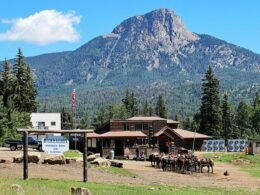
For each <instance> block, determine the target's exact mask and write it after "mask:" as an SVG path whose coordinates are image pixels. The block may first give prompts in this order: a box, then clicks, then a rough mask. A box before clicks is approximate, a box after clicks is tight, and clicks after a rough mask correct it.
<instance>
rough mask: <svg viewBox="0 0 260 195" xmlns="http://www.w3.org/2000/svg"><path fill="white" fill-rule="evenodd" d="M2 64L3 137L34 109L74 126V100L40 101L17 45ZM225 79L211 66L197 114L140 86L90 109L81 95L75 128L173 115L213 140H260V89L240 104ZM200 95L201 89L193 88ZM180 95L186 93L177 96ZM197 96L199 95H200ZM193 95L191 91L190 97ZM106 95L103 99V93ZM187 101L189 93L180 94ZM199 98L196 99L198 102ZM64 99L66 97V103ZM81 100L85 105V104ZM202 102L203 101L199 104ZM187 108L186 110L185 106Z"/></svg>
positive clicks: (13, 134)
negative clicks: (140, 92)
mask: <svg viewBox="0 0 260 195" xmlns="http://www.w3.org/2000/svg"><path fill="white" fill-rule="evenodd" d="M1 66H2V67H1V68H0V70H1V72H0V141H2V140H3V139H6V138H15V137H17V136H18V135H17V133H16V128H17V127H28V126H30V125H31V124H30V113H31V112H36V111H38V112H52V111H54V110H55V111H59V112H61V114H62V128H63V129H71V128H72V116H71V109H70V101H69V100H70V99H69V98H67V99H68V102H67V103H64V104H60V107H58V108H55V109H53V108H52V104H51V102H50V100H49V99H44V100H43V99H41V97H38V100H41V102H42V103H41V104H38V103H37V100H36V99H37V89H36V77H35V76H34V74H33V72H32V70H31V68H30V66H29V65H28V64H27V63H26V62H25V58H24V56H23V54H22V51H21V50H20V49H19V51H18V54H17V56H16V59H15V63H13V65H12V64H10V63H9V62H8V61H7V60H5V61H4V62H3V63H2V65H1ZM222 84H223V83H222V82H221V81H220V80H219V79H218V78H217V76H216V75H215V73H214V72H213V69H212V68H211V67H210V66H209V68H208V70H207V71H206V73H205V75H204V77H203V79H202V82H201V102H200V108H199V109H197V111H196V110H193V113H195V114H194V115H193V116H192V115H191V114H190V112H188V113H189V114H187V112H186V111H183V112H179V110H173V107H174V106H172V105H169V103H168V102H167V101H166V98H165V96H166V94H167V93H168V91H167V89H168V88H167V86H165V91H159V90H157V91H156V88H155V90H154V91H153V95H152V96H153V97H151V96H149V95H150V94H149V93H147V94H146V96H145V95H143V96H141V97H140V96H138V95H137V94H138V89H136V90H133V89H128V88H125V89H124V95H123V97H121V102H119V103H118V102H108V103H107V104H106V105H105V106H102V105H95V107H96V109H94V110H91V108H86V107H84V106H82V105H84V104H82V102H81V101H80V99H77V104H78V105H77V108H78V109H77V110H78V111H77V128H80V129H85V128H95V127H98V126H100V125H101V124H102V123H104V122H106V121H108V120H111V119H126V118H129V117H132V116H137V115H142V116H153V115H156V116H160V117H163V118H168V117H171V118H173V119H175V120H178V121H180V122H181V124H180V126H181V128H184V129H188V130H191V131H197V132H201V133H205V134H207V135H212V136H214V137H215V138H224V139H229V138H256V137H259V135H260V96H259V94H258V93H256V94H255V95H254V97H253V98H252V99H251V100H250V101H245V100H242V101H240V102H238V103H237V104H234V103H232V102H234V101H231V98H230V97H231V95H232V94H230V92H227V91H224V93H221V92H220V91H221V90H220V89H221V85H222ZM194 93H198V91H196V92H195V91H194ZM178 95H179V96H180V97H181V95H182V94H178ZM196 95H198V94H196ZM193 96H194V94H192V93H191V94H190V97H187V98H188V99H189V100H190V99H191V98H192V97H193ZM100 98H105V97H100ZM182 98H183V102H185V101H186V100H185V98H186V97H185V96H184V97H182ZM194 101H195V100H194ZM63 102H64V101H63ZM81 104H82V105H81ZM197 104H199V102H197ZM183 109H185V108H183Z"/></svg>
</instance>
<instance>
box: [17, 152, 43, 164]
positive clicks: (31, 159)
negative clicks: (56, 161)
mask: <svg viewBox="0 0 260 195" xmlns="http://www.w3.org/2000/svg"><path fill="white" fill-rule="evenodd" d="M40 160H41V155H40V154H37V153H29V154H28V163H39V161H40ZM13 162H14V163H22V162H23V154H19V155H16V156H15V157H14V158H13Z"/></svg>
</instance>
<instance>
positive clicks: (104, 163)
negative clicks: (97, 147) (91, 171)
mask: <svg viewBox="0 0 260 195" xmlns="http://www.w3.org/2000/svg"><path fill="white" fill-rule="evenodd" d="M90 163H91V164H96V165H99V166H110V162H109V160H108V159H105V158H96V159H95V160H93V161H92V162H90Z"/></svg>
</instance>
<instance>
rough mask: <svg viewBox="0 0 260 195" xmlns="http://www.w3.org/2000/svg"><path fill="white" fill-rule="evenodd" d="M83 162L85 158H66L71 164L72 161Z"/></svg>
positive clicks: (67, 162)
mask: <svg viewBox="0 0 260 195" xmlns="http://www.w3.org/2000/svg"><path fill="white" fill-rule="evenodd" d="M81 162H83V159H82V158H81V157H70V158H69V157H68V158H66V164H71V163H81Z"/></svg>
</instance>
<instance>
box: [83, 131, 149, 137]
mask: <svg viewBox="0 0 260 195" xmlns="http://www.w3.org/2000/svg"><path fill="white" fill-rule="evenodd" d="M87 137H88V138H117V137H118V138H129V137H133V138H134V137H147V135H145V134H144V133H143V132H142V131H109V132H107V133H103V134H97V133H88V134H87Z"/></svg>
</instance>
